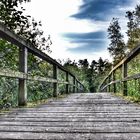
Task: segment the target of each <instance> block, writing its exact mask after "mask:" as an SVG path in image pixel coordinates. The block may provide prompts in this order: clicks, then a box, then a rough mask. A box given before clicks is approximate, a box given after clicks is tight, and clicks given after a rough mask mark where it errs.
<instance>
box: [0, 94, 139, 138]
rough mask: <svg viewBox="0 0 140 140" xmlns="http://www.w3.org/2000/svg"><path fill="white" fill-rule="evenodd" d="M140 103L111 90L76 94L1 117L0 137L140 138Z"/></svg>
mask: <svg viewBox="0 0 140 140" xmlns="http://www.w3.org/2000/svg"><path fill="white" fill-rule="evenodd" d="M139 121H140V106H139V105H136V104H132V103H131V104H130V103H129V102H128V101H124V100H123V99H121V98H118V97H115V96H113V95H112V94H110V93H94V94H93V93H88V94H85V93H75V94H70V95H68V96H67V97H66V98H60V99H58V98H57V99H53V100H51V101H50V102H47V103H46V104H43V105H39V106H37V107H36V108H20V109H14V110H13V111H12V112H10V113H9V114H5V115H1V116H0V139H3V140H7V139H19V140H20V139H22V140H23V139H38V140H41V139H73V140H75V139H77V140H79V139H80V140H82V139H83V140H84V139H93V140H99V139H100V140H105V139H107V140H122V139H123V140H131V139H133V140H138V139H139V138H140V123H139Z"/></svg>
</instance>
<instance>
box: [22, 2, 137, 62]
mask: <svg viewBox="0 0 140 140" xmlns="http://www.w3.org/2000/svg"><path fill="white" fill-rule="evenodd" d="M136 3H137V4H138V3H139V0H135V1H133V2H132V6H130V7H125V8H123V7H118V9H119V11H120V12H122V13H124V14H121V15H118V16H119V17H118V18H120V24H121V27H122V32H123V34H124V35H125V41H126V40H127V37H126V34H125V32H126V29H127V28H126V19H125V17H124V16H125V11H126V10H129V9H130V8H131V10H132V9H134V7H135V6H136ZM81 4H82V0H59V1H57V0H31V2H29V3H26V4H25V5H24V6H25V8H26V9H27V11H26V13H27V14H29V15H31V16H33V17H35V19H37V20H41V21H42V23H43V30H44V32H45V34H46V35H47V34H50V35H51V39H52V42H53V45H52V46H51V50H52V54H50V55H51V56H52V57H53V58H54V59H58V58H60V59H66V58H70V59H77V60H78V59H84V58H88V60H89V61H91V60H93V59H98V58H99V57H103V58H108V59H110V56H109V54H108V52H107V50H103V51H102V52H100V53H95V52H93V53H92V52H91V53H90V54H88V55H87V54H85V55H83V54H72V53H71V52H68V51H67V49H68V48H76V47H78V45H77V44H74V43H72V44H71V43H70V42H69V41H68V40H66V39H64V38H63V37H62V34H63V33H87V32H94V31H95V32H96V31H106V30H107V28H108V26H109V23H110V21H90V20H77V19H75V18H70V16H71V15H73V14H75V13H77V12H78V7H79V6H80V5H81ZM114 16H116V17H117V13H116V15H114ZM107 42H108V40H107Z"/></svg>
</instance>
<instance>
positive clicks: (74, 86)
mask: <svg viewBox="0 0 140 140" xmlns="http://www.w3.org/2000/svg"><path fill="white" fill-rule="evenodd" d="M75 91H76V82H75V77H73V93H75Z"/></svg>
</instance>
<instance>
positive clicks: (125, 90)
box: [122, 63, 127, 96]
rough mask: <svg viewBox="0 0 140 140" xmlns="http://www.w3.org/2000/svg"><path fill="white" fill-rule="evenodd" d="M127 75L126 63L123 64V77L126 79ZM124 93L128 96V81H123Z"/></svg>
mask: <svg viewBox="0 0 140 140" xmlns="http://www.w3.org/2000/svg"><path fill="white" fill-rule="evenodd" d="M125 77H127V63H124V64H123V65H122V79H124V78H125ZM122 84H123V87H122V88H123V95H124V96H127V81H123V83H122Z"/></svg>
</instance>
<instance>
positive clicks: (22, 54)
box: [18, 47, 28, 106]
mask: <svg viewBox="0 0 140 140" xmlns="http://www.w3.org/2000/svg"><path fill="white" fill-rule="evenodd" d="M27 57H28V49H27V48H25V47H23V48H22V47H21V48H19V71H20V72H23V73H25V74H26V73H27ZM26 104H27V80H26V79H19V92H18V105H19V106H24V105H26Z"/></svg>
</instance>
